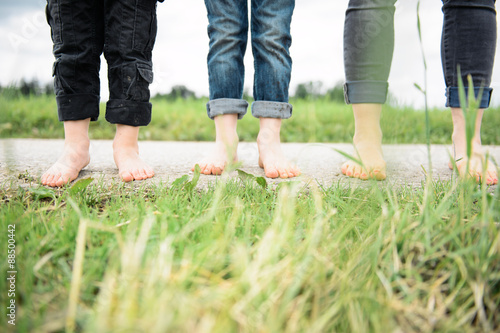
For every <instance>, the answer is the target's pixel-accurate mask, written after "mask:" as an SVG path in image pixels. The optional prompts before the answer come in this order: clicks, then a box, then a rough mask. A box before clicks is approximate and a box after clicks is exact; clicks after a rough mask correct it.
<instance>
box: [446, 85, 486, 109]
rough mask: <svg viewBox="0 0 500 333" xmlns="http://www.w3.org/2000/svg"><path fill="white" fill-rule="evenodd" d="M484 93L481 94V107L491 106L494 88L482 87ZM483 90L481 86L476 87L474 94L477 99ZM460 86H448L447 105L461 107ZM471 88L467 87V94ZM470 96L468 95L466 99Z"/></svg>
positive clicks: (466, 94)
mask: <svg viewBox="0 0 500 333" xmlns="http://www.w3.org/2000/svg"><path fill="white" fill-rule="evenodd" d="M482 89H483V93H482V95H481V100H480V101H479V108H481V109H486V108H488V107H489V106H490V101H491V94H492V92H493V88H482ZM480 91H481V88H480V87H474V96H475V98H476V99H477V98H478V96H479V92H480ZM458 92H459V89H458V87H448V88H446V107H451V108H459V107H461V105H460V96H459V93H458ZM468 94H469V88H468V87H465V96H468ZM467 100H468V98H467V97H466V101H467Z"/></svg>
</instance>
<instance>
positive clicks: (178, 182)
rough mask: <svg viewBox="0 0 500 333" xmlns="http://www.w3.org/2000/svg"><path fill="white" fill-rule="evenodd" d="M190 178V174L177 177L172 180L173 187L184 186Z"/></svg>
mask: <svg viewBox="0 0 500 333" xmlns="http://www.w3.org/2000/svg"><path fill="white" fill-rule="evenodd" d="M188 179H189V176H188V175H184V176H182V177H179V178H177V179H176V180H174V181H173V182H172V187H182V186H183V185H184V184H185V183H186V182H187V181H188Z"/></svg>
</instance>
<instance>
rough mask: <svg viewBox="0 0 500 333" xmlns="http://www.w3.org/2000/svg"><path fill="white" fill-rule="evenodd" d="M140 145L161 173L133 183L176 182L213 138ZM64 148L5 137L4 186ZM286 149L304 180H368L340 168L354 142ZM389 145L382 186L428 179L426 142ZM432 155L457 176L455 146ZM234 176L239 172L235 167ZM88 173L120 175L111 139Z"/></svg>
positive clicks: (1, 154)
mask: <svg viewBox="0 0 500 333" xmlns="http://www.w3.org/2000/svg"><path fill="white" fill-rule="evenodd" d="M139 146H140V153H141V156H142V158H143V159H144V160H145V161H146V162H147V163H149V164H150V165H151V166H152V167H153V168H154V170H155V173H156V175H155V177H154V178H153V179H151V180H147V181H142V182H140V181H139V182H134V183H133V184H131V185H133V186H140V185H141V184H143V183H144V182H160V181H162V182H163V183H165V182H171V181H173V180H175V179H176V178H178V177H180V176H182V175H185V174H192V172H191V171H190V169H191V167H192V166H193V165H194V164H195V163H196V162H197V161H199V160H201V159H202V158H203V157H204V156H205V155H207V154H208V152H210V150H211V148H212V146H213V143H211V142H161V141H142V142H140V143H139ZM62 148H63V141H62V140H38V139H3V140H0V186H1V187H12V186H30V185H31V184H30V181H29V179H30V177H31V178H34V179H36V180H37V181H38V180H39V178H40V176H41V175H42V174H43V172H44V171H45V170H46V169H48V168H49V167H50V166H51V165H52V163H53V162H54V161H56V159H57V158H58V156H59V154H60V153H61V151H62ZM283 149H284V152H285V155H286V156H288V157H289V158H290V159H291V160H292V161H294V162H295V163H296V164H297V165H298V166H299V167H300V168H301V170H302V172H303V176H301V177H300V180H301V181H303V182H310V181H317V182H318V183H320V184H322V185H325V186H328V185H330V184H332V183H338V182H339V181H341V182H343V183H345V184H351V185H355V186H357V185H360V184H366V183H367V182H366V181H360V180H356V179H349V178H347V177H345V176H344V175H342V173H341V172H340V166H341V165H342V163H343V162H344V161H345V160H346V159H345V158H344V157H343V156H342V155H340V154H339V153H338V152H336V151H335V150H334V149H339V150H341V151H344V152H346V153H348V154H352V153H353V148H352V145H350V144H305V143H287V144H283ZM487 149H488V150H489V152H490V154H491V156H492V157H493V158H494V159H495V160H496V161H498V162H500V146H494V147H493V146H490V147H487ZM383 150H384V156H385V159H386V161H387V165H388V170H387V173H388V178H387V180H386V181H382V182H379V183H380V184H381V185H390V186H393V185H405V184H406V185H410V186H420V185H421V184H422V182H423V181H424V180H425V177H426V176H425V173H424V168H425V169H426V170H427V169H428V161H427V148H426V146H425V145H385V146H384V147H383ZM238 156H239V159H240V161H241V162H242V164H243V165H242V167H241V169H242V170H244V171H246V172H249V173H252V174H254V175H256V176H264V172H263V170H262V169H261V168H259V166H258V164H257V160H258V151H257V145H256V144H255V143H246V142H242V143H240V145H239V148H238ZM431 156H432V157H431V158H432V167H433V177H434V178H435V179H442V180H448V179H451V178H452V171H451V170H450V169H448V160H449V146H443V145H433V146H432V149H431ZM229 176H230V177H237V174H236V172H235V173H232V174H230V175H229ZM86 177H92V178H94V179H102V180H104V181H111V180H119V177H118V170H117V168H116V166H115V164H114V162H113V154H112V142H111V141H108V140H94V141H92V143H91V161H90V164H89V165H88V166H87V167H86V168H85V169H84V170H82V172H81V173H80V178H86ZM220 178H221V177H220V176H205V175H202V176H201V178H200V184H204V185H206V184H208V183H209V182H213V181H216V180H217V179H220ZM270 181H271V180H270ZM278 181H279V180H278Z"/></svg>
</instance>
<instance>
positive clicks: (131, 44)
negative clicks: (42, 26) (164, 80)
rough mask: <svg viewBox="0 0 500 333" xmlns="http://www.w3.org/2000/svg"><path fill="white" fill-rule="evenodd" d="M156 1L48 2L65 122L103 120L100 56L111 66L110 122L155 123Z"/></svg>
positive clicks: (57, 85)
mask: <svg viewBox="0 0 500 333" xmlns="http://www.w3.org/2000/svg"><path fill="white" fill-rule="evenodd" d="M156 2H157V0H85V1H82V0H48V1H47V8H46V14H47V21H48V23H49V25H50V27H51V33H52V41H53V42H54V47H53V53H54V57H55V62H54V67H53V76H54V87H55V92H56V100H57V107H58V114H59V120H60V121H67V120H82V119H87V118H90V119H91V120H92V121H95V120H97V118H98V117H99V99H100V97H99V95H100V81H99V68H100V56H101V54H102V53H103V52H104V56H105V58H106V61H107V63H108V81H109V93H110V95H109V101H108V103H107V105H106V120H107V121H109V122H110V123H112V124H124V125H130V126H145V125H147V124H149V122H150V121H151V103H149V98H150V93H149V84H150V83H152V81H153V71H152V60H151V58H152V50H153V45H154V43H155V38H156V31H157V22H156Z"/></svg>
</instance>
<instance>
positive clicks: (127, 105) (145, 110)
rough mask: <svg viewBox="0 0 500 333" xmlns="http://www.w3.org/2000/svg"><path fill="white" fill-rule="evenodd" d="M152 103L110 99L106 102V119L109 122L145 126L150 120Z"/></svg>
mask: <svg viewBox="0 0 500 333" xmlns="http://www.w3.org/2000/svg"><path fill="white" fill-rule="evenodd" d="M151 109H152V105H151V103H149V102H137V101H130V100H123V99H111V100H109V101H108V102H107V103H106V120H107V121H108V122H109V123H111V124H121V125H128V126H146V125H148V124H149V123H150V122H151Z"/></svg>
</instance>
